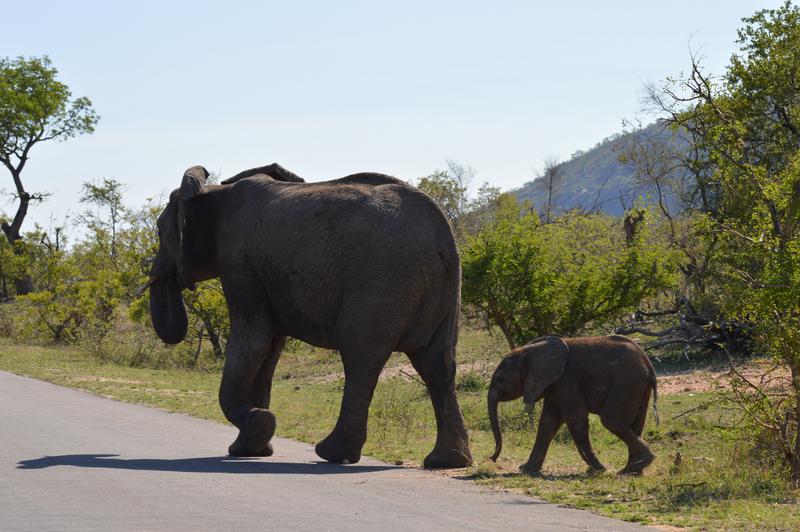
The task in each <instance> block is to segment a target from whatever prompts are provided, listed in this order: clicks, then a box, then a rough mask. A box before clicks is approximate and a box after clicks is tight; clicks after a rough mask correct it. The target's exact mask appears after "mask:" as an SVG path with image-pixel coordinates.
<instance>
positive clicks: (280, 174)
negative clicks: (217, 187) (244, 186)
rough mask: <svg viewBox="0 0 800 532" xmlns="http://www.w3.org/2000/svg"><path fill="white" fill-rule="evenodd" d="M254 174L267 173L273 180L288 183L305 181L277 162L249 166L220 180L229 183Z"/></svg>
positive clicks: (225, 183)
mask: <svg viewBox="0 0 800 532" xmlns="http://www.w3.org/2000/svg"><path fill="white" fill-rule="evenodd" d="M254 175H268V176H270V177H271V178H272V179H274V180H275V181H287V182H289V183H305V180H304V179H303V178H302V177H300V176H299V175H297V174H295V173H294V172H290V171H289V170H287V169H286V168H284V167H283V166H281V165H279V164H278V163H272V164H268V165H267V166H259V167H258V168H251V169H250V170H245V171H244V172H239V173H238V174H236V175H235V176H233V177H229V178H228V179H226V180H224V181H222V182H221V183H220V184H222V185H231V184H233V183H236V182H237V181H240V180H242V179H245V178H248V177H253V176H254Z"/></svg>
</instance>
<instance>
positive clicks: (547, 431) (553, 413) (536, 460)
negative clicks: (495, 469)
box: [519, 399, 564, 475]
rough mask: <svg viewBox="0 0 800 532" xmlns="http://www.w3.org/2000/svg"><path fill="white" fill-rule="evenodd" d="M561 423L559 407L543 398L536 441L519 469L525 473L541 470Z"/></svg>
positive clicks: (531, 473) (530, 473) (535, 472)
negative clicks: (526, 459)
mask: <svg viewBox="0 0 800 532" xmlns="http://www.w3.org/2000/svg"><path fill="white" fill-rule="evenodd" d="M563 423H564V418H563V417H561V409H559V408H558V405H556V404H555V403H553V402H552V401H549V400H547V399H545V400H544V406H543V407H542V415H541V417H540V418H539V428H538V430H537V431H536V443H534V444H533V449H532V450H531V455H530V457H529V458H528V461H527V462H526V463H524V464H522V465H521V466H519V469H520V471H522V472H523V473H525V474H526V475H538V474H539V473H540V472H541V470H542V464H543V463H544V457H545V456H546V455H547V449H548V447H550V442H551V441H553V437H554V436H555V435H556V432H558V429H559V428H560V427H561V425H562V424H563Z"/></svg>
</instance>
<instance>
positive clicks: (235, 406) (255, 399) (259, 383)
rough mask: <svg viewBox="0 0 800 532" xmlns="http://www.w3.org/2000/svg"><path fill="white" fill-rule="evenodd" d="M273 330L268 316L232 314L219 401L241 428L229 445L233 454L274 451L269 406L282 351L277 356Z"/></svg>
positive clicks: (273, 418) (268, 452)
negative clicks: (272, 385) (241, 316)
mask: <svg viewBox="0 0 800 532" xmlns="http://www.w3.org/2000/svg"><path fill="white" fill-rule="evenodd" d="M269 331H270V327H269V323H268V322H267V320H266V318H264V317H248V318H240V317H234V316H231V335H230V337H229V339H228V345H227V347H226V350H225V368H224V370H223V373H222V383H221V385H220V390H219V402H220V406H221V407H222V411H223V413H224V414H225V417H226V418H227V419H228V421H230V422H231V423H233V424H234V425H235V426H236V427H238V428H239V436H238V437H237V438H236V441H234V442H233V444H231V446H230V447H229V448H228V453H229V454H231V455H232V456H269V455H271V454H272V447H271V446H270V444H269V441H270V439H272V436H273V435H274V434H275V416H274V415H273V414H272V412H270V411H269V410H267V409H266V407H267V406H268V405H269V391H268V390H269V389H270V387H271V381H272V374H273V373H274V370H275V363H277V355H278V353H275V354H274V355H275V356H273V345H274V337H273V336H272V335H271V334H270V333H269ZM279 345H282V344H279Z"/></svg>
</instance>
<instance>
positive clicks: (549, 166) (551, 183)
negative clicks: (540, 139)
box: [539, 155, 562, 224]
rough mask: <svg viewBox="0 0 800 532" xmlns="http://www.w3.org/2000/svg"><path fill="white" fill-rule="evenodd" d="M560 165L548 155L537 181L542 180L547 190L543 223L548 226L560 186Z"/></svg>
mask: <svg viewBox="0 0 800 532" xmlns="http://www.w3.org/2000/svg"><path fill="white" fill-rule="evenodd" d="M560 166H561V163H559V162H558V159H556V158H555V157H554V156H552V155H550V156H548V157H546V158H545V160H544V169H543V170H542V174H541V176H540V177H539V179H542V180H544V186H545V188H546V189H547V207H546V209H545V215H544V223H546V224H549V223H550V221H551V220H552V217H553V199H554V198H555V196H556V194H557V193H558V187H559V185H560V184H561V177H562V176H561V172H560Z"/></svg>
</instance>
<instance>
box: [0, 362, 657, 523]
mask: <svg viewBox="0 0 800 532" xmlns="http://www.w3.org/2000/svg"><path fill="white" fill-rule="evenodd" d="M279 422H280V420H279ZM235 436H236V431H235V429H234V428H233V427H230V426H226V425H222V424H218V423H213V422H209V421H203V420H200V419H194V418H191V417H189V416H184V415H179V414H170V413H168V412H164V411H161V410H157V409H153V408H147V407H143V406H138V405H132V404H127V403H121V402H118V401H113V400H109V399H103V398H101V397H96V396H93V395H90V394H88V393H85V392H81V391H77V390H71V389H68V388H62V387H59V386H55V385H52V384H48V383H45V382H41V381H37V380H33V379H29V378H25V377H19V376H16V375H12V374H10V373H5V372H2V371H0V530H2V531H16V530H35V531H43V530H80V531H89V530H171V531H172V530H193V531H194V530H236V531H244V530H314V531H319V530H346V531H359V530H365V531H366V530H368V531H375V530H381V531H383V530H425V531H432V530H435V531H440V530H458V531H466V530H482V531H485V530H502V531H512V530H537V531H540V530H643V529H642V528H641V527H638V526H635V525H632V524H628V523H624V522H621V521H615V520H612V519H606V518H603V517H598V516H595V515H592V514H590V513H588V512H582V511H579V510H572V509H565V508H559V507H558V506H555V505H552V504H546V503H543V502H540V501H537V500H534V499H530V498H527V497H524V496H520V495H514V494H508V493H500V492H492V491H490V490H488V489H484V488H481V487H479V486H477V485H475V484H474V483H472V482H469V481H465V480H459V479H455V478H447V477H444V476H442V475H440V474H436V473H431V472H426V471H421V470H418V469H409V468H403V467H396V466H393V465H389V464H385V463H383V462H380V461H378V460H373V459H370V458H363V459H362V461H361V462H359V463H358V464H350V465H344V466H341V465H333V464H328V463H321V462H319V459H318V458H317V456H316V455H315V454H314V451H313V448H312V446H310V445H306V444H302V443H297V442H294V441H291V440H284V439H276V440H274V441H273V444H274V446H275V455H274V456H272V457H270V458H259V459H235V458H231V457H228V456H225V455H224V454H223V453H224V451H225V449H227V446H228V444H229V443H230V442H231V441H233V439H234V437H235Z"/></svg>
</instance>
